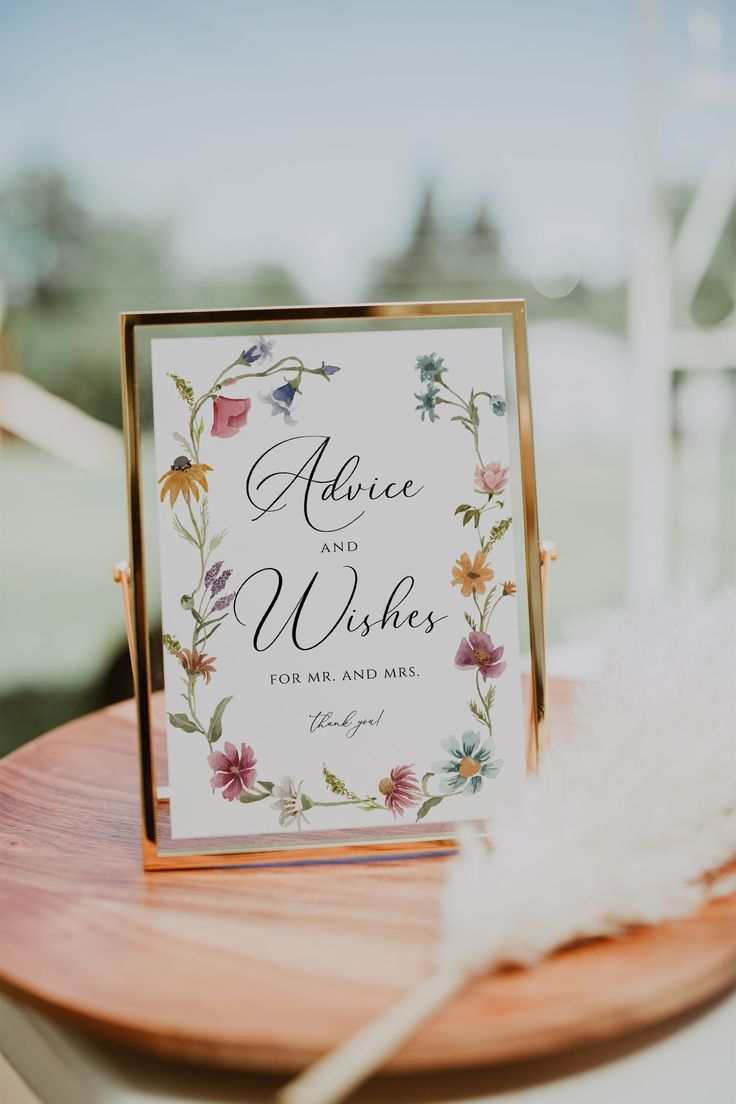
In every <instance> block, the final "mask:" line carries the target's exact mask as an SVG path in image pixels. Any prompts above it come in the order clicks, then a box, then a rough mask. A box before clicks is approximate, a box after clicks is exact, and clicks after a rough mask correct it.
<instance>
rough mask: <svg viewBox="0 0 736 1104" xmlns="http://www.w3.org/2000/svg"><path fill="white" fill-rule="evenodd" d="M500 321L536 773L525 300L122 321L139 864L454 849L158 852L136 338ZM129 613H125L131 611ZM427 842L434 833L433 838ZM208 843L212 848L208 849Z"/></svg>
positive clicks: (533, 512)
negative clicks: (508, 380) (504, 325)
mask: <svg viewBox="0 0 736 1104" xmlns="http://www.w3.org/2000/svg"><path fill="white" fill-rule="evenodd" d="M431 319H435V320H443V321H444V322H445V323H447V322H450V323H451V322H452V320H457V324H460V325H461V324H462V323H463V322H464V321H465V322H466V323H467V322H468V321H469V320H471V319H476V320H479V321H480V322H481V323H482V320H484V319H498V320H503V321H504V322H508V323H509V325H510V330H509V332H510V352H511V353H512V355H513V373H514V380H515V394H516V412H517V425H516V429H515V432H516V433H517V434H518V447H519V456H520V473H519V475H520V481H521V499H522V504H523V520H524V559H525V575H526V603H527V611H528V625H529V646H530V653H531V678H530V692H529V714H528V716H529V723H528V729H527V733H526V749H525V751H526V767H527V770H528V771H533V770H535V769H536V767H537V764H538V761H539V757H540V754H541V752H542V751H543V749H544V747H545V744H546V733H545V700H546V673H545V650H544V623H543V579H542V575H543V572H544V571H546V565H547V562H548V560H549V559H550V558H554V553H552V554H551V555H550V552H549V549H547V550H545V549H544V548H543V546H542V545H541V544H540V540H539V526H538V513H537V495H536V479H535V466H534V444H533V434H532V413H531V398H530V387H529V364H528V351H527V333H526V304H525V301H524V300H522V299H507V300H469V301H445V302H417V303H370V304H356V305H339V306H307V307H268V308H245V309H238V308H235V309H222V310H191V311H188V310H187V311H145V312H126V313H123V314H121V316H120V338H121V372H122V391H123V412H124V418H123V428H124V436H125V449H126V468H127V487H128V511H129V536H130V559H129V569H126V567H122V568H121V567H118V568H117V574H116V579H117V581H120V582H123V583H124V584H125V586H126V589H127V588H128V587H129V602H130V623H129V626H128V628H129V644H130V651H131V662H132V667H133V680H134V687H135V698H136V711H137V721H138V737H139V755H140V788H141V808H142V828H143V861H144V866H145V868H146V869H147V870H163V869H181V868H195V867H204V866H223V865H228V866H232V865H254V864H255V865H257V864H264V863H267V864H273V863H281V862H289V863H294V862H306V861H325V860H329V859H342V858H347V857H351V858H354V857H355V856H356V855H357V856H360V857H364V858H370V857H376V856H386V855H390V854H391V853H396V854H398V855H407V854H428V853H435V852H437V851H438V850H439V851H443V850H445V849H447V848H448V847H452V846H454V843H453V841H452V840H451V839H447V838H439V839H438V838H422V839H411V840H402V841H401V842H397V841H395V840H394V841H391V842H375V841H368V842H365V841H363V840H361V841H356V842H334V843H319V844H316V845H314V846H310V845H305V846H304V847H301V848H299V850H298V851H295V849H294V848H293V847H291V846H290V847H286V848H284V849H278V848H273V847H270V848H268V849H264V850H263V851H260V850H248V851H238V850H237V847H235V848H230V847H228V848H223V849H217V847H214V848H213V847H211V846H206V847H202V848H196V849H190V850H186V851H184V850H171V849H167V848H166V847H164V846H162V838H161V831H160V818H161V806H162V804H163V802H164V801H165V798H162V794H163V790H162V789H158V790H157V785H156V767H155V755H154V734H153V726H152V717H151V695H152V691H151V656H150V643H149V618H148V608H147V601H146V571H145V552H144V525H143V500H142V462H141V416H140V414H141V412H140V392H139V373H138V358H137V353H136V338H137V336H138V335H139V333H141V331H143V330H146V329H148V330H151V329H154V328H156V329H158V328H160V329H163V330H164V331H166V330H169V329H171V328H174V327H180V328H185V329H186V330H187V332H189V331H190V328H196V327H200V328H202V327H210V328H211V327H213V326H214V327H216V326H233V325H237V326H243V327H258V328H259V329H264V330H268V329H269V327H275V326H277V325H278V326H280V327H286V328H287V329H291V328H292V326H293V325H295V324H304V325H315V324H316V325H319V324H320V323H326V322H333V323H343V322H344V323H359V322H361V321H365V322H367V323H368V322H376V321H381V320H383V321H385V322H392V323H394V322H399V323H404V322H411V321H412V320H417V321H418V320H431ZM126 604H127V603H126ZM428 835H429V836H430V837H431V831H430V830H428ZM203 842H206V841H203Z"/></svg>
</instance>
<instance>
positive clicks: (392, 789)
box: [158, 337, 516, 829]
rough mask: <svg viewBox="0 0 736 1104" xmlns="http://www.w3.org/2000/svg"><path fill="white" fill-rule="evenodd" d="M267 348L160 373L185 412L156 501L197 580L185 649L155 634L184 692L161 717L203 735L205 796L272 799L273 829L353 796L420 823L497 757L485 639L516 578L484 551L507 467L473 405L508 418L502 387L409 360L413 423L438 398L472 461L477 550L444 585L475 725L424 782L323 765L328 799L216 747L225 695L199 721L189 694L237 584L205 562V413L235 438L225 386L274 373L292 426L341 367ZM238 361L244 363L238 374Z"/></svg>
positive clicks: (208, 672) (466, 790) (241, 400)
mask: <svg viewBox="0 0 736 1104" xmlns="http://www.w3.org/2000/svg"><path fill="white" fill-rule="evenodd" d="M273 346H274V341H271V340H267V339H266V338H264V337H260V338H258V339H257V340H256V341H255V342H254V343H253V344H252V345H250V346H249V347H248V348H247V349H244V350H243V352H242V353H241V354H240V356H239V357H238V358H237V359H236V360H235V361H233V362H232V363H231V364H228V365H227V366H226V367H225V368H224V369H222V371H221V372H220V373H219V374H218V375H217V376H216V377H215V379H214V381H213V383H212V385H211V386H210V387H209V388H208V389H207V390H206V391H205V392H204V393H203V394H201V395H199V396H197V395H195V392H194V388H193V386H192V384H191V383H190V382H189V381H188V380H186V379H184V378H183V377H181V376H179V375H176V374H175V373H170V374H169V375H170V379H171V380H172V382H173V384H174V386H175V388H176V391H177V393H178V395H179V397H180V399H181V400H182V402H183V403H184V405H185V407H186V412H187V417H186V425H185V426H184V427H183V430H184V431H183V432H182V433H179V432H176V433H174V435H173V436H174V440H175V441H176V443H177V446H179V447H180V449H181V450H182V451H181V453H180V454H179V455H177V456H176V457H175V458H174V460H173V461H172V463H171V466H170V468H169V469H168V470H167V471H165V472H164V473H163V475H162V476H161V477H160V479H159V481H158V482H159V484H160V487H161V491H160V499H161V502H162V503H163V502H164V501H165V499H166V498H167V496H168V499H169V506H170V508H171V514H172V526H173V528H174V531H175V532H176V533H177V535H178V536H179V537H180V538H181V539H182V540H183V541H185V542H186V543H187V544H189V545H190V546H191V547H192V548H193V549H194V550H196V555H197V568H196V581H195V585H194V586H193V588H192V590H191V591H190V592H189V593H188V594H184V595H182V597H181V599H180V606H181V610H182V613H183V614H184V615H187V616H188V617H189V618H190V619H191V620H190V622H189V630H188V634H187V642H188V646H186V647H185V646H182V644H181V643H180V641H179V639H178V637H177V636H175V635H173V634H171V633H169V632H165V633H164V634H163V646H164V648H165V650H166V652H168V654H169V655H170V656H172V657H173V658H174V659H175V660H176V661H177V662H178V663H179V665H180V667H181V673H182V684H183V687H184V692H183V693H182V694H181V697H182V699H183V701H184V702H185V705H186V708H185V709H184V710H183V711H181V712H179V713H169V714H168V716H169V723H170V724H171V725H172V727H173V728H175V729H179V730H181V731H183V732H186V733H198V734H200V735H201V736H203V737H204V739H205V741H206V747H207V757H206V758H207V764H208V766H209V767H210V769H211V771H212V775H211V778H210V785H211V788H212V792H213V794H214V793H215V792H217V791H220V793H221V796H222V797H223V798H224V799H225V800H226V801H236V800H237V801H239V802H240V803H242V804H246V805H248V804H253V803H255V802H260V801H265V800H267V799H269V798H272V799H273V803H272V808H273V809H274V811H275V813H277V814H278V822H279V825H280V826H281V827H282V828H297V829H302V827H303V825H304V824H309V823H310V821H309V818H308V817H307V813H308V812H309V811H310V810H312V809H314V808H327V807H334V806H344V805H353V806H355V807H356V808H358V809H361V810H364V811H366V812H372V811H375V810H381V809H383V810H384V811H388V812H390V813H391V814H392V816H393V817H394V818H397V817H402V818H403V817H405V816H406V815H407V814H409V813H411V814H413V815H414V816H415V819H416V820H417V821H420V820H422V819H423V818H424V817H426V816H427V815H428V813H429V812H430V811H431V810H432V809H434V808H436V807H437V806H438V805H440V804H441V803H442V802H443V801H445V800H447V799H448V798H451V797H456V796H460V795H463V796H473V795H475V794H477V793H479V792H480V791H481V789H482V787H483V784H484V782H485V781H487V780H489V779H492V778H495V777H496V775H498V773H499V771H500V770H501V767H502V765H503V760H501V759H494V753H495V743H494V733H493V720H492V713H493V705H494V700H495V696H496V686H495V683H496V680H497V679H499V678H500V677H501V675H502V674H503V672H504V671H505V669H506V663H505V662H504V660H503V658H502V657H503V654H504V647H503V645H498V644H494V643H493V641H492V638H491V635H490V629H491V622H492V620H493V615H494V612H495V610H496V608H497V607H498V605H499V603H500V602H501V601H502V600H503V599H504V598H507V597H511V596H513V595H514V594H515V593H516V587H515V585H514V583H513V582H512V581H510V580H507V581H506V582H504V583H502V584H501V583H498V582H494V578H495V575H494V571H493V568H492V567H491V566H490V564H489V562H488V557H489V555H490V553H491V551H492V549H493V547H494V546H495V545H496V544H497V542H498V541H500V540H501V539H502V538H503V537H504V535H505V534H506V532H507V531H508V528H509V526H510V525H511V517H509V516H506V517H498V512H501V513H502V512H503V510H504V500H503V498H502V497H501V495H502V493H503V491H504V489H505V488H506V486H507V484H508V479H509V473H508V468H505V467H504V466H503V465H502V464H501V462H500V461H498V460H492V461H490V462H488V463H486V462H484V459H483V456H482V454H481V447H480V425H481V409H480V406H479V403H481V404H485V403H486V402H487V404H488V408H489V410H490V411H491V412H492V414H493V415H495V416H497V417H503V416H504V415H505V413H506V403H505V401H504V399H503V397H502V396H500V395H493V394H490V393H489V392H487V391H474V390H471V392H470V395H469V396H468V397H467V398H463V397H462V396H461V395H459V394H458V393H457V392H456V391H455V390H453V388H452V387H450V386H449V384H448V383H447V381H446V379H445V375H446V373H447V367H446V366H445V363H444V358H443V357H441V356H438V355H436V354H435V353H430V354H424V355H421V356H419V357H417V361H416V366H415V368H416V370H417V371H418V372H419V378H420V383H421V384H423V385H424V390H423V391H420V392H419V393H415V398H416V399H417V400H418V405H417V407H416V411H417V412H418V413H419V414H420V417H421V419H422V421H425V420H427V421H428V423H429V424H430V425H431V424H432V423H434V422H436V421H438V420H439V417H440V411H439V408H440V407H442V406H443V405H444V406H447V407H448V408H450V409H455V410H457V411H458V413H453V414H452V415H451V418H450V420H451V421H453V422H456V423H458V424H459V425H460V426H461V427H462V428H463V429H464V430H466V431H467V432H468V433H469V434H470V436H471V438H472V444H473V451H474V455H475V459H476V461H477V464H476V467H475V471H474V477H473V491H474V494H475V495H477V496H480V498H479V499H476V501H475V504H473V503H471V502H463V503H461V504H460V505H459V506H458V507H457V508H456V510H455V516H456V517H457V518H458V519H459V520H460V521H461V523H462V526H463V528H465V527H468V526H469V527H470V531H472V532H474V533H475V539H477V542H478V547H477V549H476V550H475V551H474V552H473V553H469V552H462V553H461V554H460V556H459V557H458V559H457V560H456V562H455V565H454V566H453V568H452V577H451V579H450V584H451V585H452V586H453V587H458V588H459V594H460V596H461V597H462V598H463V599H465V600H466V602H467V604H468V606H469V608H468V609H466V610H465V611H464V619H465V622H466V624H467V628H468V630H469V631H468V632H467V635H466V636H464V637H463V639H462V641H461V642H460V645H459V647H458V649H457V652H456V654H455V658H454V663H455V666H456V667H457V668H459V669H460V670H462V671H469V672H473V673H474V694H473V697H472V698H471V700H470V702H469V705H468V708H469V711H470V713H471V716H472V717H473V721H474V722H475V725H474V727H473V728H470V729H468V730H467V731H465V732H464V733H463V734H462V736H461V737H460V738H455V737H454V736H448V737H446V738H445V739H443V740H442V741H441V747H442V749H443V751H444V753H445V758H443V759H438V760H436V761H435V762H433V763H432V764H431V768H430V769H429V770H426V771H425V772H424V774H423V775H422V777H421V781H420V780H419V777H418V775H417V774H416V773H415V770H414V764H398V765H396V766H394V767H392V768H391V769H390V770H389V772H388V774H387V775H386V776H385V777H383V778H381V779H380V780H379V781H378V782H377V784H376V786H375V792H374V793H356V792H355V791H354V790H351V789H350V788H349V787H348V785H347V784H346V783H345V782H344V781H343V779H341V778H339V777H338V776H337V775H335V774H334V773H333V772H332V771H331V770H330V769H329V768H328V767H327V765H326V764H323V765H322V781H323V783H324V785H325V787H326V789H327V790H328V791H329V793H330V794H331V795H332V796H331V798H330V800H323V801H320V800H315V799H313V798H312V797H310V796H309V795H308V794H306V793H305V792H304V790H303V785H304V783H303V782H302V781H298V780H297V779H296V778H295V777H293V776H290V775H286V776H284V777H283V778H282V779H281V780H280V782H278V783H274V782H271V781H268V780H266V779H263V778H260V777H259V775H258V761H257V757H256V753H255V751H254V749H253V748H252V747H251V746H250V745H248V744H246V743H244V742H241V744H240V748H239V749H238V747H237V746H236V745H235V744H234V743H232V742H230V741H228V740H224V741H223V743H222V747H221V748H219V747H216V746H215V745H218V744H219V743H220V740H221V739H222V737H223V730H224V724H225V720H224V717H225V712H226V709H227V707H228V705H229V704H230V702H231V701H232V700H233V695H229V696H226V697H223V698H220V699H219V700H218V701H217V702H216V704H215V706H214V708H213V710H212V712H211V714H210V716H209V719H208V720H207V721H206V722H205V721H204V720H203V719H202V712H201V706H200V704H199V702H198V693H199V690H200V688H201V686H205V687H209V686H210V683H211V681H212V677H213V675H216V674H217V668H216V667H215V663H216V662H217V657H216V656H213V655H211V654H210V652H209V649H210V648H211V644H210V641H211V640H212V637H214V635H215V633H216V632H217V631H218V630H219V629H220V627H221V626H222V624H223V622H224V621H225V620H226V619H227V617H228V616H229V614H230V612H231V606H232V602H233V599H234V597H235V591H233V590H228V584H229V582H230V578H231V576H232V569H231V568H229V567H226V566H225V561H224V560H223V559H218V560H215V559H214V555H215V553H216V551H217V549H218V548H219V547H220V546H221V545H222V543H223V541H224V540H225V537H226V535H227V534H226V531H225V530H220V531H213V529H212V524H211V520H210V516H209V501H208V497H207V496H208V491H209V483H208V477H209V476H210V475H211V474H212V473H213V471H214V469H213V468H212V466H211V465H209V464H207V463H204V462H203V461H202V457H201V452H202V446H203V440H202V439H203V437H204V433H205V421H204V418H205V413H206V412H209V413H210V414H211V416H212V423H211V428H210V436H212V437H219V438H229V437H234V436H235V435H236V434H238V433H239V432H240V431H241V430H242V429H243V428H244V427H245V426H246V425H247V423H248V418H249V416H250V413H251V407H252V400H251V399H250V398H248V397H238V398H236V397H233V396H230V395H225V394H223V391H224V390H225V389H227V388H230V387H232V386H233V385H234V384H237V383H240V382H241V381H245V380H249V381H250V380H256V379H268V380H276V381H277V382H278V386H276V387H273V388H272V389H271V390H270V391H267V392H259V394H258V397H259V399H260V400H261V402H262V403H263V404H264V405H265V406H266V407H268V408H269V409H270V413H271V416H272V417H281V418H282V419H283V421H284V423H285V424H286V425H288V426H293V425H295V424H296V419H295V418H294V409H295V400H296V398H297V396H301V394H302V391H301V386H302V381H303V380H305V379H309V378H310V377H318V378H320V379H322V380H324V381H327V382H329V381H330V380H331V379H332V377H333V376H334V375H336V373H338V372H339V371H340V368H339V367H338V366H336V365H330V364H325V363H324V362H322V364H321V365H320V366H319V367H318V368H308V367H307V366H306V365H305V364H304V362H303V361H302V360H301V359H300V358H299V357H297V356H295V355H293V354H289V355H287V356H285V357H281V358H280V359H278V360H274V357H273ZM243 368H244V369H246V370H245V371H242V370H241V369H243ZM297 405H298V404H297ZM179 499H181V503H182V504H183V506H184V508H185V510H184V511H183V512H182V511H181V510H180V513H177V512H176V510H175V507H176V505H177V502H178V501H179ZM180 515H181V516H180ZM205 649H207V650H205ZM476 729H480V730H481V731H477V730H476Z"/></svg>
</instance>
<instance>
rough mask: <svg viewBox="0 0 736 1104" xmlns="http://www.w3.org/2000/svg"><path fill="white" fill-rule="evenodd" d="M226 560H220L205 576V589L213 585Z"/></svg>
mask: <svg viewBox="0 0 736 1104" xmlns="http://www.w3.org/2000/svg"><path fill="white" fill-rule="evenodd" d="M224 562H225V561H224V560H218V561H217V563H216V564H213V565H212V567H211V568H210V569H209V571H208V572H207V574H206V575H205V577H204V586H205V590H207V589H208V588H209V587H211V586H212V584H213V583H214V581H215V579H216V578H217V576H218V575H219V574H220V568H221V567H222V565H223V564H224Z"/></svg>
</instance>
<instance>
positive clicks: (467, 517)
mask: <svg viewBox="0 0 736 1104" xmlns="http://www.w3.org/2000/svg"><path fill="white" fill-rule="evenodd" d="M474 514H475V510H467V511H466V513H465V517H464V518H463V525H467V524H468V522H469V521H471V520H472V518H473V515H474Z"/></svg>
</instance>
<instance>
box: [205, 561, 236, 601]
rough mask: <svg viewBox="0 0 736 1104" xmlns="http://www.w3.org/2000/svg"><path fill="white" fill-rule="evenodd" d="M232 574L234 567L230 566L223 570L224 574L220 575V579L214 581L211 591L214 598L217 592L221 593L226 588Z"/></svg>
mask: <svg viewBox="0 0 736 1104" xmlns="http://www.w3.org/2000/svg"><path fill="white" fill-rule="evenodd" d="M231 575H232V568H229V567H228V568H227V570H226V571H223V573H222V575H220V577H219V579H215V581H214V583H213V584H212V586H211V587H210V592H211V594H212V597H213V598H214V597H215V595H216V594H219V593H220V591H221V590H224V589H225V583H226V582H227V581H228V579H229V578H230V576H231Z"/></svg>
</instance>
